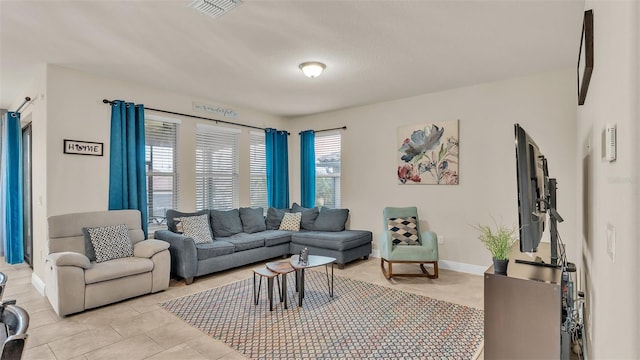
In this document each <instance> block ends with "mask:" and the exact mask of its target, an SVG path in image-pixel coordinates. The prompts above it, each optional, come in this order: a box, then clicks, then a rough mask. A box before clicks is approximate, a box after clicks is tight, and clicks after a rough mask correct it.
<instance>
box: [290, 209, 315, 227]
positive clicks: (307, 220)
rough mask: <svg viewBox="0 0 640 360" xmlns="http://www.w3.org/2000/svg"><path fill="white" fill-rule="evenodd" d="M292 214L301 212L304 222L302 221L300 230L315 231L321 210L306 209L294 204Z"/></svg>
mask: <svg viewBox="0 0 640 360" xmlns="http://www.w3.org/2000/svg"><path fill="white" fill-rule="evenodd" d="M291 212H294V213H296V212H299V213H302V220H300V228H302V229H305V230H315V227H314V222H315V221H316V218H317V217H318V214H319V213H320V210H319V209H318V208H317V207H314V208H305V207H302V206H300V205H298V203H293V205H292V206H291Z"/></svg>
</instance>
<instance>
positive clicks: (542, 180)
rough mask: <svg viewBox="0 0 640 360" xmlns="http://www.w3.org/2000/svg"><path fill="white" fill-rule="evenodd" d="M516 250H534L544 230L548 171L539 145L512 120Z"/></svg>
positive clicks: (547, 201)
mask: <svg viewBox="0 0 640 360" xmlns="http://www.w3.org/2000/svg"><path fill="white" fill-rule="evenodd" d="M515 144H516V171H517V174H516V175H517V183H518V220H519V225H520V228H519V230H520V251H521V252H536V251H537V249H538V244H539V243H540V240H541V239H542V234H543V233H544V229H545V223H546V219H547V210H548V206H549V200H550V199H549V190H548V189H549V172H548V169H547V161H546V158H545V157H544V155H543V154H542V153H541V152H540V148H539V147H538V145H536V143H535V142H534V141H533V139H532V138H531V137H530V136H529V135H528V134H527V132H526V131H525V130H524V129H523V128H522V126H520V125H519V124H515Z"/></svg>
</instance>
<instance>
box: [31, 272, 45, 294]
mask: <svg viewBox="0 0 640 360" xmlns="http://www.w3.org/2000/svg"><path fill="white" fill-rule="evenodd" d="M31 285H33V287H34V288H36V290H37V291H38V292H39V293H40V295H42V296H44V295H45V285H44V282H43V281H42V280H41V279H40V278H39V277H38V276H36V274H35V273H32V274H31Z"/></svg>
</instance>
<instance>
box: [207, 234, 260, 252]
mask: <svg viewBox="0 0 640 360" xmlns="http://www.w3.org/2000/svg"><path fill="white" fill-rule="evenodd" d="M216 241H226V242H229V243H231V244H233V246H234V247H235V251H244V250H249V249H255V248H259V247H263V246H264V236H263V235H262V233H255V234H247V233H239V234H235V235H231V236H227V237H224V238H217V239H216Z"/></svg>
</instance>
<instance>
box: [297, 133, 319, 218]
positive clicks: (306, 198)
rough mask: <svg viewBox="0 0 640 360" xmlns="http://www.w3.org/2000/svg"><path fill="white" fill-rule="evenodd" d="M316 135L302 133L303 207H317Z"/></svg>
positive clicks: (301, 183)
mask: <svg viewBox="0 0 640 360" xmlns="http://www.w3.org/2000/svg"><path fill="white" fill-rule="evenodd" d="M315 142H316V133H315V132H314V131H313V130H305V131H303V132H301V133H300V194H301V199H300V202H301V205H302V207H306V208H312V207H314V206H315V205H316V144H315Z"/></svg>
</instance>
